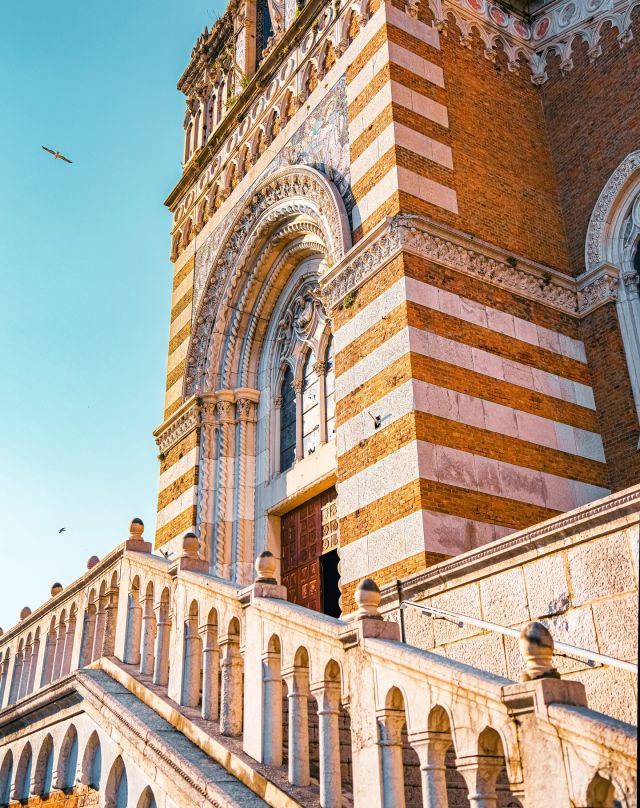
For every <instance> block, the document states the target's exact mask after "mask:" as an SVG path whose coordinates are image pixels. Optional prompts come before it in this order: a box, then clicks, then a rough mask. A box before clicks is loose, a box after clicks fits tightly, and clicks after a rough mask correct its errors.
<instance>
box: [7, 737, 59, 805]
mask: <svg viewBox="0 0 640 808" xmlns="http://www.w3.org/2000/svg"><path fill="white" fill-rule="evenodd" d="M52 785H53V738H52V737H51V734H50V733H47V735H46V736H45V739H44V740H43V741H42V743H41V745H40V751H39V752H38V758H37V762H36V774H35V778H34V781H33V793H34V794H38V795H40V796H46V795H47V794H49V792H50V791H51V787H52ZM0 804H1V800H0Z"/></svg>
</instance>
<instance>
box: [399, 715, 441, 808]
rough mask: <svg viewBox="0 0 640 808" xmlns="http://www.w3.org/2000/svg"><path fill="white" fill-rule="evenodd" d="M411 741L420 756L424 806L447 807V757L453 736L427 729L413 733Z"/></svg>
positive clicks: (424, 807)
mask: <svg viewBox="0 0 640 808" xmlns="http://www.w3.org/2000/svg"><path fill="white" fill-rule="evenodd" d="M409 742H410V743H411V746H412V747H413V748H414V749H415V750H416V752H417V754H418V757H419V758H420V779H421V782H422V805H423V808H447V807H448V805H449V798H448V796H447V780H446V771H447V767H446V765H445V758H446V754H447V749H448V748H449V747H450V746H451V737H450V736H449V734H448V733H446V732H434V731H429V730H427V731H426V732H420V733H416V734H413V735H411V737H410V738H409Z"/></svg>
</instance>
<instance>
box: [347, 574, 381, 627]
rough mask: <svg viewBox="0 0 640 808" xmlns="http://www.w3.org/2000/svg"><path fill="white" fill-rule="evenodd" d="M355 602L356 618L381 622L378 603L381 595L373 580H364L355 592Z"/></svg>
mask: <svg viewBox="0 0 640 808" xmlns="http://www.w3.org/2000/svg"><path fill="white" fill-rule="evenodd" d="M354 597H355V601H356V605H357V606H358V611H357V613H356V618H357V619H358V620H362V618H363V617H368V618H373V619H374V620H382V615H381V614H380V608H379V607H380V601H381V600H382V595H381V594H380V588H379V586H378V584H377V583H376V582H375V581H374V580H373V578H364V579H363V580H362V581H360V583H359V584H358V586H357V587H356V592H355V596H354Z"/></svg>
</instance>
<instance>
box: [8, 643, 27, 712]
mask: <svg viewBox="0 0 640 808" xmlns="http://www.w3.org/2000/svg"><path fill="white" fill-rule="evenodd" d="M23 665H24V655H23V654H22V653H18V654H16V655H15V657H14V658H13V670H12V671H11V687H10V688H9V700H8V701H7V704H15V703H16V701H17V700H18V693H19V692H20V677H21V675H22V667H23Z"/></svg>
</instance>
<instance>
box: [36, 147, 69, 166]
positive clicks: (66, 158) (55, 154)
mask: <svg viewBox="0 0 640 808" xmlns="http://www.w3.org/2000/svg"><path fill="white" fill-rule="evenodd" d="M42 148H43V149H44V150H45V151H46V152H49V154H52V155H53V156H54V158H55V159H56V160H64V161H65V163H71V162H73V161H72V160H69V158H68V157H65V156H64V154H60V152H59V151H54V150H53V149H48V148H47V147H46V146H43V147H42Z"/></svg>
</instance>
